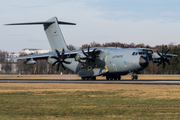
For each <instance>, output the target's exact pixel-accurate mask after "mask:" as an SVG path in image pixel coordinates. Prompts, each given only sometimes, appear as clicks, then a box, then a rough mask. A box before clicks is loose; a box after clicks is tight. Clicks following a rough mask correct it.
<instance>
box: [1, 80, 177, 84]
mask: <svg viewBox="0 0 180 120" xmlns="http://www.w3.org/2000/svg"><path fill="white" fill-rule="evenodd" d="M0 83H82V84H167V85H180V80H112V81H110V80H92V81H90V80H76V79H0Z"/></svg>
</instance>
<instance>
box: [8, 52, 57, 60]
mask: <svg viewBox="0 0 180 120" xmlns="http://www.w3.org/2000/svg"><path fill="white" fill-rule="evenodd" d="M53 53H54V52H51V53H42V54H35V55H28V56H22V57H15V58H6V59H7V60H8V61H10V60H22V59H31V58H33V59H35V60H38V59H46V58H48V57H49V56H51V55H55V53H54V54H53Z"/></svg>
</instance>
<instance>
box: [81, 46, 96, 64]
mask: <svg viewBox="0 0 180 120" xmlns="http://www.w3.org/2000/svg"><path fill="white" fill-rule="evenodd" d="M89 48H90V47H89V46H88V52H87V53H86V52H84V50H83V49H82V52H83V54H84V55H85V56H86V57H83V58H80V57H79V60H78V61H79V62H80V63H83V62H81V61H80V60H86V62H85V63H89V62H93V63H94V64H95V65H96V63H95V58H94V57H93V54H94V52H95V51H96V50H97V48H95V49H94V50H93V51H92V52H91V53H90V52H89Z"/></svg>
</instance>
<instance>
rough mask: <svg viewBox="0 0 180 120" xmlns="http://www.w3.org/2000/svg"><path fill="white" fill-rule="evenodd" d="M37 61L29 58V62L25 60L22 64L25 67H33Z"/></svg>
mask: <svg viewBox="0 0 180 120" xmlns="http://www.w3.org/2000/svg"><path fill="white" fill-rule="evenodd" d="M36 62H37V61H35V60H34V59H33V58H31V59H30V60H27V61H25V62H24V64H26V65H33V64H36Z"/></svg>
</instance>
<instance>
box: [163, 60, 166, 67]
mask: <svg viewBox="0 0 180 120" xmlns="http://www.w3.org/2000/svg"><path fill="white" fill-rule="evenodd" d="M165 66H166V63H165V61H164V60H163V69H164V68H165Z"/></svg>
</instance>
